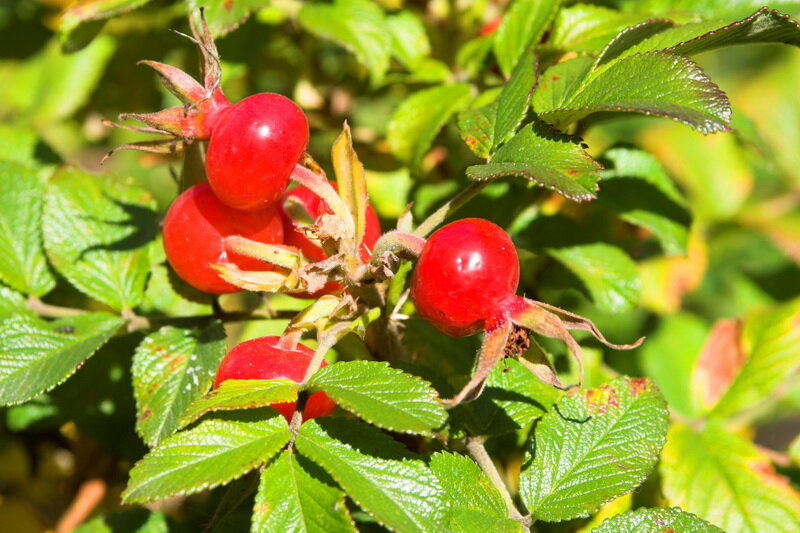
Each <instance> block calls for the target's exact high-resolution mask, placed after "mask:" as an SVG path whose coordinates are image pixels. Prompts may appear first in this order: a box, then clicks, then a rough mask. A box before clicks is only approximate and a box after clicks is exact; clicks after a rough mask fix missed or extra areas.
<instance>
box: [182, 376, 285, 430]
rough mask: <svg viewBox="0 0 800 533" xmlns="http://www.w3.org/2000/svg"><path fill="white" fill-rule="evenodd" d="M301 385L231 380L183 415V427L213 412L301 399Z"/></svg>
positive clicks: (255, 380)
mask: <svg viewBox="0 0 800 533" xmlns="http://www.w3.org/2000/svg"><path fill="white" fill-rule="evenodd" d="M297 389H298V385H297V383H295V382H294V381H292V380H290V379H269V380H266V379H228V380H225V381H223V382H222V383H220V386H219V388H216V389H214V390H212V391H211V392H209V393H208V394H206V395H205V396H203V397H201V398H197V399H196V400H194V401H193V402H192V403H191V404H190V405H189V407H187V408H186V411H185V412H184V413H183V416H181V419H180V421H179V422H178V426H179V427H183V426H186V425H187V424H190V423H192V422H194V421H195V420H197V419H198V418H200V417H201V416H203V415H204V414H206V413H209V412H211V411H230V410H235V409H253V408H256V407H265V406H267V405H271V404H273V403H283V402H294V401H296V400H297Z"/></svg>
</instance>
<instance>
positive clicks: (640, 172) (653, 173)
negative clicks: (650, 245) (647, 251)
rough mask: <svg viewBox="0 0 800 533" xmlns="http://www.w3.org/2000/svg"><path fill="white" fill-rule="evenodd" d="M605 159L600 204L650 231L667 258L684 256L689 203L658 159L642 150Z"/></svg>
mask: <svg viewBox="0 0 800 533" xmlns="http://www.w3.org/2000/svg"><path fill="white" fill-rule="evenodd" d="M604 157H605V158H606V159H608V160H610V161H611V162H612V163H613V166H612V167H611V168H609V169H608V170H606V171H605V172H603V178H604V180H605V181H604V182H603V183H602V185H601V189H600V190H601V192H600V195H599V198H600V202H601V203H602V204H603V205H605V206H606V207H608V208H609V209H611V210H612V211H615V212H616V213H618V214H619V215H620V217H621V218H622V219H623V220H625V221H627V222H630V223H631V224H636V225H637V226H641V227H643V228H646V229H648V230H649V231H651V232H652V233H653V234H654V235H655V236H656V237H657V238H658V240H659V241H660V242H661V246H662V247H663V248H664V252H665V253H666V254H668V255H685V253H686V246H687V241H688V238H689V225H690V223H691V214H690V212H689V210H688V209H687V207H686V201H685V200H684V198H683V196H682V195H681V193H680V192H679V191H678V189H677V187H676V186H675V184H674V183H673V182H672V180H671V179H670V177H669V176H668V175H667V173H666V171H665V170H664V168H663V167H662V166H661V164H660V163H659V162H658V160H656V158H655V157H653V156H652V155H650V154H648V153H647V152H643V151H641V150H636V149H630V148H613V149H611V150H608V151H607V152H605V154H604Z"/></svg>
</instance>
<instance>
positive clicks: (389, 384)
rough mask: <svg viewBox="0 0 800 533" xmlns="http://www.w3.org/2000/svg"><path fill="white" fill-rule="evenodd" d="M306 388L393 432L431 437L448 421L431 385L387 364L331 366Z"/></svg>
mask: <svg viewBox="0 0 800 533" xmlns="http://www.w3.org/2000/svg"><path fill="white" fill-rule="evenodd" d="M308 388H309V389H311V390H312V391H314V392H317V391H322V392H325V394H327V395H328V396H330V397H331V399H333V401H335V402H336V403H337V404H339V405H340V406H341V407H343V408H345V409H347V410H348V411H351V412H352V413H354V414H356V415H358V416H360V417H361V418H363V419H364V420H366V421H368V422H371V423H373V424H375V425H377V426H379V427H382V428H386V429H390V430H392V431H399V432H402V433H417V434H420V435H432V434H433V431H435V430H436V429H437V428H439V427H441V426H443V425H444V424H445V422H446V421H447V412H446V411H445V410H444V407H442V404H441V403H440V402H439V399H438V394H437V393H436V390H435V389H434V388H433V387H431V385H430V383H428V382H426V381H424V380H423V379H422V378H419V377H416V376H412V375H411V374H407V373H405V372H403V371H402V370H398V369H396V368H392V367H390V366H389V363H386V362H378V361H350V362H339V363H334V364H332V365H328V366H326V367H324V368H321V369H320V370H319V371H318V372H317V373H316V374H314V376H313V377H312V378H311V380H310V381H309V382H308Z"/></svg>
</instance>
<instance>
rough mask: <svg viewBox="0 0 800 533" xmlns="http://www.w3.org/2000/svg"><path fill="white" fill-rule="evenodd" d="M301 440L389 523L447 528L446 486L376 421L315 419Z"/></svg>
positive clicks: (414, 528) (300, 446) (300, 445)
mask: <svg viewBox="0 0 800 533" xmlns="http://www.w3.org/2000/svg"><path fill="white" fill-rule="evenodd" d="M295 446H296V447H297V450H298V451H299V452H300V453H301V454H302V455H304V456H305V457H307V458H309V459H311V460H312V461H314V462H315V463H317V464H319V465H320V466H321V467H322V468H324V469H325V470H326V471H327V472H328V473H329V474H330V475H331V476H332V477H333V479H335V480H336V482H337V483H338V484H339V485H341V487H342V488H343V489H344V490H345V491H346V492H347V494H348V495H349V496H350V497H351V498H352V499H353V500H354V501H355V502H356V503H357V504H358V505H359V506H360V507H361V508H362V509H364V510H365V511H367V512H369V513H370V514H371V515H373V516H374V517H375V518H376V519H377V520H379V521H380V522H381V523H383V524H384V525H385V526H386V527H388V528H389V529H392V530H396V531H403V532H408V533H414V532H424V533H427V532H432V533H436V532H440V531H444V528H443V527H442V525H441V519H442V517H443V511H444V507H445V503H444V494H443V492H444V491H443V489H442V487H441V486H440V485H439V482H438V480H437V479H436V476H434V475H433V473H432V472H431V471H430V470H429V469H428V467H427V466H426V465H425V464H424V463H423V462H422V461H420V460H418V459H415V458H413V456H411V455H410V454H409V453H408V452H407V451H406V450H405V449H404V448H403V447H402V445H401V444H400V443H398V442H397V441H394V440H392V439H391V438H389V437H388V436H386V435H384V434H382V433H380V432H379V431H378V430H377V429H375V428H374V427H371V426H368V425H366V424H364V423H363V422H359V421H356V420H347V419H342V418H318V419H314V420H309V421H308V422H306V423H305V424H303V425H302V426H301V427H300V433H299V434H298V436H297V440H296V442H295Z"/></svg>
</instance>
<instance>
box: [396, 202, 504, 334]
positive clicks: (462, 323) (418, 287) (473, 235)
mask: <svg viewBox="0 0 800 533" xmlns="http://www.w3.org/2000/svg"><path fill="white" fill-rule="evenodd" d="M518 283H519V258H518V257H517V251H516V249H515V248H514V243H513V242H511V239H510V238H509V236H508V234H507V233H506V232H505V231H503V229H502V228H500V227H499V226H497V225H496V224H493V223H491V222H489V221H488V220H482V219H479V218H467V219H463V220H458V221H456V222H453V223H452V224H448V225H447V226H444V227H442V228H440V229H439V230H437V231H435V232H434V233H433V234H432V235H431V236H430V237H429V238H428V240H427V242H426V243H425V246H424V248H423V249H422V253H421V254H420V257H419V262H418V263H417V267H416V269H415V271H414V276H413V278H412V280H411V297H412V299H413V300H414V305H415V306H416V308H417V312H418V313H419V314H420V315H421V316H422V317H423V318H424V319H425V320H427V321H428V322H429V323H430V324H431V325H433V326H434V327H435V328H436V329H438V330H439V331H441V332H442V333H445V334H446V335H450V336H453V337H463V336H466V335H472V334H473V333H477V332H478V331H482V330H484V329H491V328H492V326H493V325H495V322H497V321H498V320H501V319H502V314H503V312H504V310H506V307H508V306H510V305H513V304H514V302H515V301H516V299H515V297H514V293H515V292H516V290H517V284H518Z"/></svg>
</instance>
